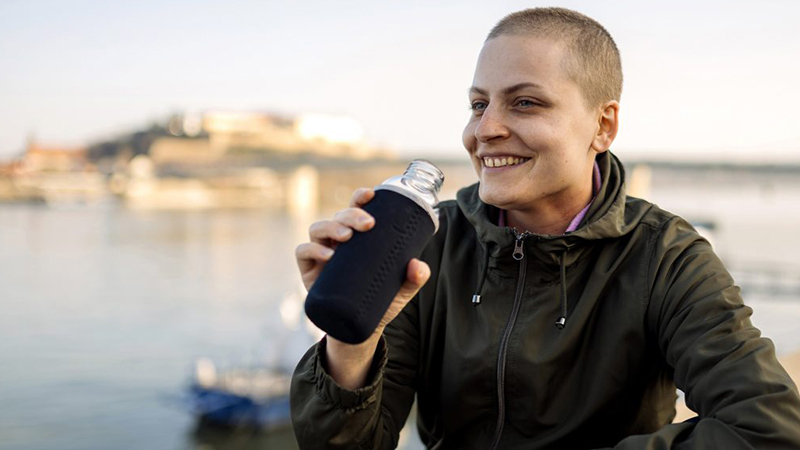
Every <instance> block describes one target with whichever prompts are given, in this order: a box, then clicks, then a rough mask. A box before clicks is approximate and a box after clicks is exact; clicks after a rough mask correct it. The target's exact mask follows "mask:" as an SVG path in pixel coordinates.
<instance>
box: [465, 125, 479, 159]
mask: <svg viewBox="0 0 800 450" xmlns="http://www.w3.org/2000/svg"><path fill="white" fill-rule="evenodd" d="M476 126H478V125H477V123H476V122H475V121H474V120H470V121H469V122H467V126H465V127H464V131H463V132H462V133H461V142H462V143H463V144H464V148H465V149H467V151H468V152H469V153H470V154H472V153H474V152H475V145H476V143H477V140H476V139H475V127H476Z"/></svg>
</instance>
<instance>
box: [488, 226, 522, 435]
mask: <svg viewBox="0 0 800 450" xmlns="http://www.w3.org/2000/svg"><path fill="white" fill-rule="evenodd" d="M513 230H514V236H515V237H516V242H515V243H514V253H513V255H512V256H513V257H514V259H516V260H517V261H519V277H517V289H516V293H515V294H514V306H513V307H512V308H511V316H510V317H509V318H508V323H506V328H505V330H504V331H503V338H502V339H501V340H500V349H499V352H498V356H497V410H498V414H497V426H496V427H495V432H494V440H493V442H492V446H491V449H492V450H495V449H497V446H498V445H500V436H502V434H503V424H504V422H505V419H506V405H505V403H506V402H505V371H506V354H507V352H508V341H509V339H510V338H511V332H512V331H513V329H514V323H515V322H516V321H517V315H518V314H519V308H520V304H521V303H522V291H523V287H524V285H525V268H526V266H527V260H526V259H525V250H524V247H523V243H524V241H525V238H526V237H528V236H529V235H530V233H529V232H527V231H526V232H524V233H519V232H518V231H517V230H516V229H513Z"/></svg>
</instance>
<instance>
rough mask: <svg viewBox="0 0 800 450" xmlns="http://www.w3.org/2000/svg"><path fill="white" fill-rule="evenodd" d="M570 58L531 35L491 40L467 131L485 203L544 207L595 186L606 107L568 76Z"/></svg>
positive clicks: (471, 98) (515, 207) (483, 57)
mask: <svg viewBox="0 0 800 450" xmlns="http://www.w3.org/2000/svg"><path fill="white" fill-rule="evenodd" d="M565 56H566V54H565V52H564V49H563V48H562V45H560V44H558V43H555V42H554V41H552V40H546V39H541V38H534V37H529V36H511V35H506V36H498V37H496V38H493V39H490V40H489V41H487V42H486V43H485V44H484V46H483V50H482V51H481V53H480V56H479V57H478V65H477V67H476V69H475V77H474V79H473V85H472V88H471V89H470V94H469V101H470V104H471V107H472V115H471V117H470V120H469V122H468V123H467V126H466V128H464V134H463V136H462V139H463V142H464V147H465V148H466V149H467V151H468V152H469V155H470V158H471V160H472V164H473V165H474V166H475V170H476V171H477V173H478V177H479V179H480V197H481V199H482V200H483V201H484V202H486V203H488V204H491V205H494V206H497V207H499V208H502V209H506V210H536V209H538V208H541V207H542V206H543V205H544V204H546V203H549V202H553V204H556V203H557V202H563V201H570V199H572V197H577V196H580V195H581V192H582V191H581V187H589V188H590V186H591V185H590V184H589V183H590V182H591V181H590V180H591V175H590V174H591V170H592V166H593V164H594V157H595V155H596V154H597V153H596V152H595V151H594V150H593V149H592V140H593V138H594V136H595V133H596V132H597V130H598V127H599V125H598V117H599V112H595V111H593V110H589V109H588V108H587V107H586V106H585V104H584V101H583V94H582V92H581V90H580V88H579V87H578V85H577V84H575V83H574V82H573V81H571V80H570V79H569V78H568V77H567V76H566V74H565V73H564V70H563V68H562V63H561V61H562V58H564V57H565ZM583 201H585V199H583ZM542 202H545V203H542Z"/></svg>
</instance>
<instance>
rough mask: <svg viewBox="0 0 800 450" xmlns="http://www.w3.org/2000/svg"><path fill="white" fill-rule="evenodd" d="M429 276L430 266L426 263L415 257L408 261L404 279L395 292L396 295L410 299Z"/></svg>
mask: <svg viewBox="0 0 800 450" xmlns="http://www.w3.org/2000/svg"><path fill="white" fill-rule="evenodd" d="M430 276H431V268H430V267H429V266H428V264H427V263H425V262H423V261H420V260H419V259H417V258H414V259H412V260H411V261H409V262H408V266H407V267H406V281H405V282H404V283H403V285H402V286H401V287H400V290H399V291H398V292H397V296H398V297H402V298H403V299H411V298H413V297H414V296H415V295H417V292H418V291H419V290H420V288H422V286H423V285H425V283H427V282H428V279H429V278H430Z"/></svg>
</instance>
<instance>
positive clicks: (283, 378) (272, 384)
mask: <svg viewBox="0 0 800 450" xmlns="http://www.w3.org/2000/svg"><path fill="white" fill-rule="evenodd" d="M290 380H291V375H290V374H289V373H286V372H283V371H280V370H277V369H273V368H269V367H258V368H250V367H248V368H235V369H230V370H225V371H222V372H219V373H218V372H217V370H216V368H215V367H214V365H213V363H212V362H211V361H210V360H208V359H200V360H198V361H197V364H196V371H195V377H194V379H193V380H192V383H191V384H190V386H189V388H188V392H187V395H186V396H185V397H184V400H185V404H186V405H187V406H188V408H189V409H190V410H191V411H192V413H194V414H195V415H196V416H197V417H198V419H200V420H201V421H202V422H204V423H211V424H214V425H220V426H224V427H231V428H251V429H259V430H263V431H271V430H275V429H279V428H284V427H288V426H291V418H290V411H289V384H290Z"/></svg>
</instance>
